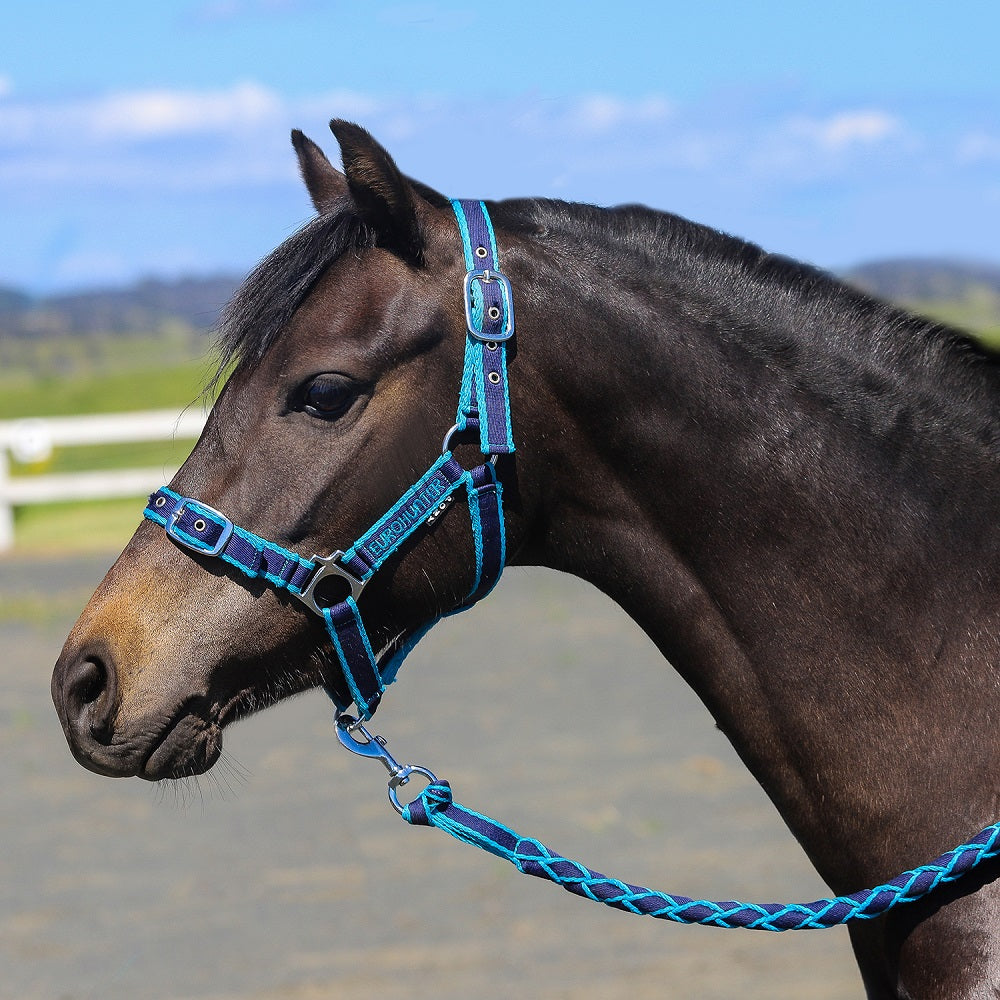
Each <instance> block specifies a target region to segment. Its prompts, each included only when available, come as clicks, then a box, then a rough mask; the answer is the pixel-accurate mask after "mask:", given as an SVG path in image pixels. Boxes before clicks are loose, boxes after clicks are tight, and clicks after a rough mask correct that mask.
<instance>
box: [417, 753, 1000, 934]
mask: <svg viewBox="0 0 1000 1000" xmlns="http://www.w3.org/2000/svg"><path fill="white" fill-rule="evenodd" d="M420 770H421V773H426V771H424V770H423V769H420ZM399 811H400V814H401V815H402V817H403V819H405V820H406V821H407V822H408V823H411V824H413V825H415V826H436V827H438V829H441V830H444V831H445V832H446V833H450V834H451V835H452V836H453V837H455V838H457V839H458V840H461V841H464V842H465V843H467V844H472V845H473V846H474V847H479V848H481V849H482V850H484V851H488V852H489V853H490V854H495V855H496V856H497V857H500V858H505V859H506V860H507V861H509V862H510V863H511V864H512V865H514V867H515V868H517V869H518V871H520V872H522V873H524V874H525V875H535V876H537V877H538V878H544V879H547V880H548V881H550V882H554V883H555V884H556V885H560V886H562V887H563V888H564V889H566V890H567V891H568V892H572V893H575V894H576V895H578V896H583V897H584V898H585V899H592V900H594V901H595V902H598V903H604V904H605V905H606V906H613V907H615V908H616V909H619V910H625V911H627V912H629V913H636V914H639V915H642V916H649V917H658V918H660V919H661V920H673V921H676V922H677V923H684V924H706V925H709V926H712V927H746V928H749V929H751V930H763V931H789V930H818V929H822V928H825V927H837V926H839V925H841V924H846V923H848V922H849V921H852V920H871V919H872V918H873V917H878V916H881V915H882V914H883V913H886V912H888V911H889V910H891V909H893V908H894V907H896V906H901V905H903V904H904V903H912V902H914V900H917V899H920V898H921V897H923V896H926V895H927V894H928V893H930V892H933V891H934V890H935V889H936V888H937V887H938V886H940V885H946V884H948V883H949V882H955V881H957V880H958V879H960V878H961V877H962V876H963V875H965V874H966V873H967V872H969V871H971V870H972V869H973V868H975V867H976V866H977V865H979V864H980V863H982V862H983V861H986V860H988V859H989V858H995V857H997V856H998V855H1000V823H994V824H993V825H992V826H988V827H987V828H986V829H985V830H983V831H982V832H981V833H979V834H978V835H977V836H975V837H973V838H972V840H970V841H969V842H968V843H965V844H960V845H959V846H958V847H956V848H955V849H954V850H951V851H948V852H947V853H946V854H942V855H941V856H940V857H939V858H937V859H936V860H934V861H932V862H931V863H930V864H928V865H921V866H920V867H919V868H914V869H912V870H911V871H906V872H903V873H902V874H901V875H898V876H896V878H894V879H892V880H890V881H888V882H885V883H883V884H882V885H878V886H876V887H875V888H873V889H862V890H861V891H859V892H854V893H851V894H850V895H848V896H834V897H832V898H828V899H817V900H816V901H814V902H812V903H741V902H739V901H736V900H731V901H725V902H713V901H711V900H707V899H691V898H690V897H688V896H675V895H672V894H667V893H660V892H655V891H654V890H652V889H645V888H642V887H641V886H634V885H629V884H628V883H626V882H619V881H618V880H617V879H613V878H609V877H608V876H606V875H602V874H601V873H600V872H595V871H592V870H591V869H589V868H587V867H586V866H585V865H582V864H580V863H579V862H578V861H573V860H571V859H569V858H565V857H563V856H562V855H560V854H558V853H556V852H554V851H551V850H550V849H549V848H547V847H546V846H545V845H544V844H541V843H539V842H538V841H537V840H533V839H530V838H525V837H521V836H519V835H518V834H517V833H515V832H514V831H513V830H511V829H510V828H509V827H506V826H504V825H503V824H502V823H498V822H497V821H496V820H494V819H491V818H490V817H489V816H484V815H482V814H481V813H477V812H473V811H472V810H470V809H466V808H465V807H464V806H461V805H459V804H458V803H457V802H455V801H454V800H453V798H452V793H451V786H450V785H449V784H448V782H447V781H438V780H434V781H432V782H431V784H429V785H428V786H427V787H426V788H425V789H424V790H423V792H421V794H420V796H419V798H417V799H415V800H414V801H413V802H411V803H410V804H409V805H407V806H404V807H402V808H400V810H399Z"/></svg>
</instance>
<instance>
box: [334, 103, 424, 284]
mask: <svg viewBox="0 0 1000 1000" xmlns="http://www.w3.org/2000/svg"><path fill="white" fill-rule="evenodd" d="M330 129H331V131H332V132H333V134H334V135H335V136H336V137H337V141H338V142H339V143H340V152H341V155H342V156H343V158H344V172H345V173H346V174H347V184H348V187H349V188H350V191H351V197H352V198H353V199H354V204H355V206H356V207H357V210H358V212H359V214H360V215H361V217H362V219H364V221H365V222H367V223H368V224H369V225H370V226H371V227H372V229H373V230H374V231H375V233H376V237H377V240H378V245H379V246H382V247H385V249H386V250H390V251H392V252H393V253H395V254H396V255H397V256H399V257H401V258H402V259H403V260H405V261H406V262H407V263H409V264H414V265H420V264H422V263H423V258H424V237H423V233H422V232H421V229H420V224H419V221H418V219H417V209H416V200H417V197H418V195H417V194H416V192H415V191H414V189H413V187H412V185H411V184H410V182H409V181H408V180H407V179H406V178H405V177H404V176H403V175H402V174H401V173H400V172H399V167H397V166H396V164H395V163H394V162H393V159H392V157H391V156H390V155H389V154H388V153H387V152H386V151H385V150H384V149H383V148H382V147H381V146H380V145H379V144H378V143H377V142H376V141H375V140H374V139H373V138H372V137H371V136H370V135H369V134H368V132H366V131H365V130H364V129H363V128H361V127H360V126H359V125H355V124H353V123H352V122H346V121H343V120H341V119H339V118H334V120H333V121H332V122H330Z"/></svg>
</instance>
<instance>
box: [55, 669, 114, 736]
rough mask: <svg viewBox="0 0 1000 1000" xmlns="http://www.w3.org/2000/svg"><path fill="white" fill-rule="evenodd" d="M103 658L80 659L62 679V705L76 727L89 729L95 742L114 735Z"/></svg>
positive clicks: (109, 691) (112, 701)
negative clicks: (63, 679) (63, 687)
mask: <svg viewBox="0 0 1000 1000" xmlns="http://www.w3.org/2000/svg"><path fill="white" fill-rule="evenodd" d="M112 687H113V685H112V684H111V678H110V675H109V672H108V668H107V667H106V666H105V664H104V661H103V660H101V659H100V658H99V657H96V656H94V657H90V658H88V659H86V660H80V661H79V662H78V663H77V664H76V665H75V667H74V668H73V669H72V670H71V671H70V673H69V676H68V677H67V679H66V708H67V714H68V716H69V717H70V719H72V720H74V721H75V722H76V725H77V728H78V729H85V730H89V732H90V735H91V737H92V738H93V739H95V740H96V741H97V742H98V743H103V744H105V745H107V744H108V743H110V742H111V738H112V736H113V735H114V725H113V716H114V712H115V704H114V700H115V699H114V692H113V690H112Z"/></svg>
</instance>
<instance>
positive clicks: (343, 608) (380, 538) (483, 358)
mask: <svg viewBox="0 0 1000 1000" xmlns="http://www.w3.org/2000/svg"><path fill="white" fill-rule="evenodd" d="M451 204H452V208H453V210H454V212H455V218H456V220H457V222H458V228H459V232H460V234H461V238H462V248H463V252H464V256H465V266H466V275H465V281H464V284H463V299H464V304H465V317H466V328H467V335H466V340H465V363H464V366H463V370H462V383H461V388H460V390H459V396H458V414H457V416H456V419H455V423H454V425H453V426H452V427H451V428H450V430H449V431H448V432H447V434H446V435H445V438H444V443H443V445H442V454H441V456H440V458H438V459H437V461H435V462H434V463H433V465H431V467H430V468H429V469H428V470H427V471H426V472H425V473H424V474H423V475H422V476H421V477H420V478H419V479H418V480H417V481H416V482H415V483H414V484H413V485H412V486H411V487H410V488H409V489H408V490H407V491H406V492H405V493H404V494H403V495H402V496H401V497H400V498H399V500H397V501H396V503H395V504H393V505H392V507H390V508H389V509H388V510H387V511H386V512H385V513H384V514H383V515H382V516H381V517H380V518H379V519H378V520H377V521H376V522H375V523H374V524H373V525H372V526H371V527H370V528H369V529H368V530H367V531H366V532H365V533H364V534H363V535H361V536H360V537H359V538H358V539H357V541H355V542H354V544H353V545H351V546H350V548H348V549H346V550H337V551H336V552H333V553H332V554H331V555H328V556H317V555H314V556H313V557H312V558H311V559H305V558H304V557H302V556H300V555H298V554H297V553H295V552H290V551H289V550H288V549H285V548H283V547H282V546H280V545H276V544H275V543H274V542H269V541H267V540H266V539H264V538H261V537H260V535H255V534H253V532H250V531H247V530H246V529H245V528H241V527H239V526H238V525H236V524H234V523H233V522H232V521H231V520H230V519H229V518H228V517H226V515H225V514H223V513H222V512H221V511H218V510H216V509H215V508H214V507H210V506H209V505H208V504H206V503H203V502H202V501H200V500H196V499H194V498H192V497H184V496H181V495H180V494H179V493H176V492H174V491H173V490H171V489H169V488H168V487H166V486H163V487H161V488H160V489H158V490H157V491H156V492H155V493H154V494H153V495H152V496H151V497H150V498H149V503H148V504H147V505H146V509H145V511H144V512H143V513H144V516H145V517H146V518H148V519H149V520H150V521H155V522H156V523H157V524H159V525H162V526H163V527H164V528H165V530H166V533H167V536H168V537H169V538H170V539H171V540H172V541H174V542H175V543H176V544H177V545H179V546H180V547H181V548H183V549H186V550H188V551H191V552H194V553H196V554H197V555H200V556H211V557H216V558H219V559H221V560H223V562H227V563H229V564H230V565H231V566H235V567H236V568H237V569H238V570H240V571H241V572H242V573H244V574H245V575H246V576H248V577H250V578H251V579H255V580H256V579H263V580H266V581H267V582H268V583H270V584H271V585H272V586H274V587H275V588H277V589H279V590H287V591H288V592H289V593H290V594H293V595H294V596H295V597H297V598H298V599H299V600H300V601H302V603H303V604H304V605H305V606H306V607H307V608H308V609H309V610H310V611H312V612H313V613H314V614H317V615H319V616H320V617H321V618H322V619H323V621H324V622H325V624H326V629H327V632H328V634H329V636H330V640H331V642H332V644H333V648H334V650H335V652H336V654H337V658H338V660H339V665H340V671H341V674H342V680H343V684H340V683H338V681H337V680H333V679H331V680H329V681H328V683H327V685H326V686H327V691H328V693H329V694H330V697H331V698H332V699H333V701H334V703H335V704H336V705H337V708H338V710H339V711H341V712H343V711H345V710H346V709H347V708H348V707H349V706H350V705H351V703H352V702H353V704H354V705H355V706H356V707H357V710H358V714H359V716H360V717H361V718H362V719H370V718H371V717H372V715H373V714H374V712H375V710H376V709H377V708H378V705H379V702H380V701H381V698H382V693H383V692H384V691H385V688H386V687H387V686H388V685H389V684H391V683H392V682H393V680H395V678H396V673H397V671H398V670H399V667H400V665H401V664H402V662H403V660H404V659H405V658H406V656H407V654H408V653H409V652H410V650H412V649H413V647H414V646H415V645H416V644H417V643H418V642H419V641H420V639H422V638H423V636H424V635H426V633H427V632H428V630H429V629H430V628H431V627H432V626H433V625H434V624H435V623H436V622H437V621H439V620H440V618H434V619H432V620H431V621H429V622H427V623H426V624H424V625H422V626H421V627H420V628H418V629H417V631H416V632H415V633H414V634H412V635H411V636H409V637H408V638H406V640H405V641H404V642H403V643H402V645H401V646H400V647H399V648H398V649H397V650H396V651H395V652H394V653H393V654H392V655H391V656H389V657H387V658H385V660H384V662H382V663H378V662H377V660H376V657H375V653H374V651H373V650H372V645H371V642H370V641H369V639H368V633H367V631H366V630H365V626H364V622H363V620H362V617H361V612H360V610H359V608H358V603H357V602H358V599H359V598H360V596H361V594H362V591H363V590H364V588H365V587H366V585H367V584H368V581H369V580H371V578H372V577H373V576H374V575H375V573H376V572H377V571H378V570H379V569H380V568H381V567H382V566H383V565H384V564H385V562H386V561H387V560H388V559H390V558H391V557H392V556H393V555H394V554H395V553H396V552H397V551H398V550H399V548H400V546H402V545H403V543H404V542H406V541H407V540H408V539H409V538H411V537H412V536H414V535H415V534H417V533H418V532H421V531H426V530H428V529H430V528H431V527H433V525H435V524H436V523H437V521H438V518H439V517H440V515H441V513H442V512H443V511H444V510H445V508H446V507H447V506H448V505H449V504H450V503H451V502H452V500H453V499H454V494H455V493H457V492H458V491H459V490H463V489H464V490H465V494H466V497H467V500H468V510H469V521H470V524H471V526H472V538H473V545H474V548H475V576H474V581H473V584H472V587H471V589H470V590H469V592H468V594H467V595H466V596H465V598H464V600H463V601H462V603H461V604H460V605H459V606H458V607H457V608H455V609H454V610H452V611H449V612H447V615H452V614H457V613H458V612H460V611H464V610H466V609H467V608H470V607H472V605H473V604H475V603H476V602H477V601H479V600H480V599H481V598H483V597H485V596H486V595H487V594H488V593H489V592H490V591H491V590H492V589H493V587H494V585H495V584H496V582H497V580H498V579H499V578H500V574H501V572H502V571H503V566H504V560H505V535H504V516H503V485H502V484H501V483H500V482H499V480H498V479H497V476H496V471H495V467H494V460H495V458H496V456H497V455H507V454H511V453H512V452H513V451H514V439H513V435H512V432H511V421H510V398H509V393H508V390H507V347H506V345H507V342H508V341H509V340H510V339H511V337H513V335H514V301H513V294H512V292H511V287H510V282H509V281H508V280H507V278H506V277H505V276H504V274H503V272H501V270H500V267H499V263H498V254H497V246H496V236H495V234H494V232H493V224H492V222H491V221H490V217H489V213H488V212H487V211H486V206H485V205H484V204H483V203H482V202H481V201H459V200H456V201H453V202H452V203H451ZM466 432H468V433H475V432H478V435H479V446H480V451H481V453H482V455H483V456H484V457H485V460H484V461H483V463H482V464H481V465H478V466H476V467H475V468H473V469H465V468H463V466H462V465H461V464H460V463H459V462H458V460H457V459H456V458H455V457H454V456H453V455H452V453H451V444H452V440H453V439H454V438H455V437H456V436H458V435H460V434H463V433H466ZM331 578H338V579H339V580H340V581H341V584H340V586H341V587H342V588H346V589H347V590H348V591H349V592H348V593H347V596H346V597H344V598H343V599H341V600H339V601H335V602H331V603H324V601H323V591H324V590H325V589H326V587H324V586H322V585H323V582H324V581H329V580H330V579H331ZM442 617H445V616H442Z"/></svg>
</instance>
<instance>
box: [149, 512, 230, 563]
mask: <svg viewBox="0 0 1000 1000" xmlns="http://www.w3.org/2000/svg"><path fill="white" fill-rule="evenodd" d="M188 510H190V511H191V513H192V514H195V515H201V514H205V515H207V517H205V518H201V517H199V520H203V521H205V523H204V524H203V525H202V527H201V528H199V527H198V523H199V521H195V522H194V524H193V525H192V527H194V528H195V530H196V531H199V532H200V531H204V530H205V529H207V527H208V525H209V524H214V525H215V526H216V527H217V528H219V529H220V530H219V537H218V538H217V539H216V540H215V541H214V542H212V543H209V542H207V541H202V540H201V539H200V538H198V536H197V535H191V534H189V533H187V532H185V531H184V529H183V528H179V527H178V526H177V523H178V522H179V521H180V519H181V517H182V516H183V515H184V513H185V511H188ZM164 528H165V529H166V532H167V537H168V538H170V539H171V540H172V541H175V542H176V543H177V544H178V545H183V546H184V548H186V549H190V550H191V551H192V552H197V553H198V554H199V555H202V556H217V555H221V553H222V551H223V549H225V547H226V543H227V542H228V541H229V539H230V538H232V536H233V522H232V521H230V520H229V518H228V517H226V515H225V514H223V513H221V512H220V511H217V510H216V509H215V508H214V507H209V505H208V504H207V503H202V502H201V501H200V500H194V499H192V498H191V497H182V498H181V499H180V500H179V501H178V502H177V506H176V507H174V509H173V510H172V511H171V512H170V513H169V514H168V515H167V520H166V523H165V524H164Z"/></svg>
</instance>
